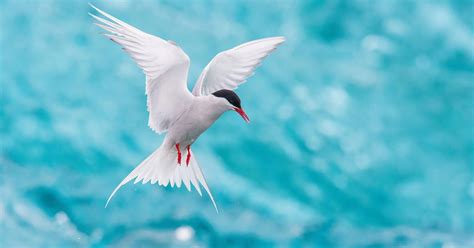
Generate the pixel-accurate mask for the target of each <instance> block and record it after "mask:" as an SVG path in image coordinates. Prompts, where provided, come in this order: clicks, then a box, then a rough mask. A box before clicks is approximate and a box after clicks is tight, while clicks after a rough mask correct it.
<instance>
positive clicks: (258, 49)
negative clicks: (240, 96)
mask: <svg viewBox="0 0 474 248" xmlns="http://www.w3.org/2000/svg"><path fill="white" fill-rule="evenodd" d="M284 41H285V38H284V37H271V38H265V39H260V40H254V41H250V42H247V43H244V44H242V45H240V46H237V47H234V48H232V49H230V50H227V51H224V52H221V53H219V54H217V55H216V56H215V57H214V58H213V59H212V60H211V62H209V64H208V65H207V66H206V68H204V70H203V71H202V73H201V75H200V76H199V79H198V81H197V83H196V85H195V86H194V89H193V95H195V96H201V95H209V94H211V93H213V92H215V91H218V90H221V89H228V90H233V89H236V88H237V87H238V86H239V85H240V84H242V83H244V82H245V81H246V80H247V78H248V77H250V76H252V74H253V72H254V70H255V68H257V67H258V66H259V65H260V63H261V62H262V61H263V59H264V58H265V57H267V56H268V55H269V54H270V53H271V52H272V51H274V50H275V49H276V48H277V46H278V45H280V44H281V43H283V42H284Z"/></svg>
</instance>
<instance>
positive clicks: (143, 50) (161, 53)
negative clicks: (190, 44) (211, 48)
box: [90, 4, 192, 133]
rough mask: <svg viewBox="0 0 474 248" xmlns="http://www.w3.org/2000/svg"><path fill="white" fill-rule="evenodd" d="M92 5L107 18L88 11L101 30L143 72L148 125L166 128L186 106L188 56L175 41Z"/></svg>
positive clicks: (164, 129)
mask: <svg viewBox="0 0 474 248" xmlns="http://www.w3.org/2000/svg"><path fill="white" fill-rule="evenodd" d="M91 7H92V8H94V9H95V10H97V11H98V12H99V13H100V14H102V15H103V16H104V17H105V18H106V19H104V18H101V17H98V16H95V15H93V14H90V15H91V16H92V17H93V18H94V19H95V20H96V21H97V23H95V24H96V25H97V26H99V27H101V28H103V29H105V30H106V31H108V32H109V33H106V34H104V35H105V36H107V37H109V38H110V39H111V40H112V41H114V42H116V43H118V44H119V45H121V46H122V48H123V50H125V51H126V52H127V53H128V54H129V55H130V56H131V57H132V58H133V59H134V60H135V62H136V63H137V64H138V66H139V67H140V68H141V69H142V70H143V71H144V73H145V75H146V94H147V106H148V112H149V113H150V114H149V121H148V125H149V126H150V128H151V129H153V130H154V131H155V132H157V133H162V132H165V131H167V129H168V128H169V127H170V126H171V124H172V123H174V122H175V121H176V120H177V119H178V118H179V116H180V115H181V114H182V113H183V112H184V110H185V108H187V107H188V103H189V102H190V101H191V99H192V95H191V93H190V92H189V90H188V88H187V78H188V69H189V63H190V61H189V57H188V56H187V55H186V53H184V52H183V50H182V49H181V48H180V47H178V46H177V45H176V44H175V43H174V42H171V41H165V40H163V39H161V38H159V37H157V36H154V35H150V34H148V33H145V32H143V31H141V30H139V29H137V28H135V27H133V26H131V25H129V24H127V23H125V22H123V21H121V20H119V19H117V18H115V17H113V16H112V15H110V14H107V13H106V12H104V11H102V10H100V9H98V8H96V7H95V6H93V5H92V4H91Z"/></svg>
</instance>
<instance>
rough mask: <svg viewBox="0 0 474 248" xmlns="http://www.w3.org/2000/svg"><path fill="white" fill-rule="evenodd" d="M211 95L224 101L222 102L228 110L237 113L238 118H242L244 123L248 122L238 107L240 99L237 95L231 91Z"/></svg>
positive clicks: (242, 110) (239, 106)
mask: <svg viewBox="0 0 474 248" xmlns="http://www.w3.org/2000/svg"><path fill="white" fill-rule="evenodd" d="M212 95H213V96H215V97H219V98H223V99H225V101H222V102H223V103H224V104H225V105H226V106H227V108H228V110H234V111H235V112H237V113H239V115H240V116H242V118H243V119H244V120H245V122H247V123H249V122H250V119H249V117H248V116H247V114H246V113H245V111H244V109H243V108H242V106H241V105H240V98H239V96H238V95H237V94H235V92H233V91H232V90H218V91H216V92H214V93H212Z"/></svg>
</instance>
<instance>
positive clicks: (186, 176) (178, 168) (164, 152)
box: [105, 145, 219, 212]
mask: <svg viewBox="0 0 474 248" xmlns="http://www.w3.org/2000/svg"><path fill="white" fill-rule="evenodd" d="M190 152H191V160H190V163H189V165H188V166H186V164H184V163H183V164H182V165H178V164H177V161H176V157H177V153H176V150H174V149H167V148H165V146H164V145H161V146H160V147H159V148H158V149H156V150H155V151H154V152H153V153H152V154H150V156H148V157H147V158H146V159H145V160H144V161H143V162H142V163H141V164H140V165H138V166H137V167H136V168H135V169H133V171H132V172H130V174H128V176H127V177H125V179H123V180H122V182H120V184H119V185H118V186H117V187H116V188H115V189H114V191H113V192H112V194H111V195H110V196H109V199H108V200H107V203H106V204H105V207H107V205H108V204H109V202H110V200H111V199H112V197H113V196H114V195H115V193H117V191H118V190H119V189H120V188H121V187H122V186H123V185H125V184H127V183H128V182H130V181H131V180H133V179H135V182H134V184H135V183H138V182H140V181H142V183H143V184H145V183H148V182H150V183H151V184H155V183H158V185H162V186H164V187H166V186H168V184H170V185H171V187H174V186H175V185H176V187H178V188H179V187H181V185H182V184H184V186H186V188H187V189H188V190H189V191H191V184H192V185H193V186H194V188H196V191H197V192H198V193H199V195H201V196H202V193H201V188H200V187H199V184H201V185H202V187H203V188H204V189H205V190H206V192H207V194H208V195H209V198H211V201H212V204H213V205H214V208H215V209H216V211H217V212H219V211H218V210H217V205H216V202H215V201H214V198H213V197H212V194H211V191H210V190H209V187H208V186H207V183H206V179H204V176H203V174H202V172H201V169H200V168H199V165H198V163H197V161H196V159H195V157H194V154H193V152H192V151H191V150H190Z"/></svg>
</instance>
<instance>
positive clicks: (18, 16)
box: [0, 0, 474, 247]
mask: <svg viewBox="0 0 474 248" xmlns="http://www.w3.org/2000/svg"><path fill="white" fill-rule="evenodd" d="M93 3H94V4H96V5H97V6H98V7H100V8H102V9H104V10H106V11H108V12H110V13H111V14H113V15H115V16H117V17H119V18H121V19H123V20H124V21H127V22H129V23H130V24H132V25H135V26H136V27H139V28H141V29H143V30H145V31H147V32H150V33H152V34H157V35H160V36H161V37H164V38H166V39H171V40H174V41H176V42H177V43H178V44H180V46H181V47H183V49H184V50H185V51H186V52H187V53H188V54H189V56H190V58H191V60H192V64H191V71H190V81H191V82H190V84H191V85H192V84H193V83H194V81H195V79H196V78H197V77H198V75H199V73H200V71H201V70H202V69H203V68H204V66H205V65H206V64H207V62H208V61H209V60H210V59H211V58H212V57H213V56H214V55H215V54H216V53H218V52H220V51H222V50H225V49H228V48H231V47H233V46H235V45H238V44H240V43H243V42H245V41H249V40H252V39H257V38H262V37H267V36H276V35H284V36H286V37H287V42H286V43H285V44H284V45H283V46H281V47H280V49H278V50H277V51H276V52H275V53H274V54H272V55H271V56H270V57H269V58H268V59H267V60H266V61H265V62H264V63H263V65H262V66H261V67H260V68H259V69H258V70H257V72H256V74H255V76H253V77H252V78H251V79H250V80H249V82H248V83H247V84H245V85H243V86H242V87H240V88H239V90H238V91H237V93H238V94H239V95H240V97H241V99H242V103H243V107H244V108H245V109H246V111H247V112H248V115H249V116H250V119H251V120H252V122H251V123H250V125H246V124H245V123H244V122H243V121H242V120H241V118H240V117H239V116H238V115H236V114H235V113H227V114H225V115H224V116H223V117H222V118H221V119H220V120H219V121H218V122H217V123H216V124H215V125H214V126H213V127H212V128H211V129H210V130H209V131H208V132H206V133H205V134H204V135H203V136H202V137H201V138H200V139H199V140H198V142H196V143H195V144H194V148H193V149H194V150H195V153H196V156H197V157H198V160H199V161H200V164H201V167H202V168H203V171H204V173H205V175H206V178H207V180H208V183H209V185H210V187H211V189H212V191H213V194H214V197H215V199H216V201H217V204H218V206H219V208H220V213H219V214H216V212H215V211H214V209H213V206H212V204H211V202H210V200H209V199H208V198H207V197H206V196H203V197H199V195H198V194H197V193H196V192H191V193H189V192H187V191H186V190H185V189H171V188H159V187H157V186H156V185H153V186H152V185H149V184H148V185H141V184H140V185H127V186H126V187H124V188H123V189H122V190H121V191H120V192H119V193H118V194H117V195H116V197H115V198H114V199H113V201H112V202H111V204H110V205H109V207H108V208H107V209H104V204H105V201H106V199H107V197H108V195H109V194H110V192H111V191H112V190H113V189H114V187H115V186H116V185H117V184H118V183H119V182H120V180H121V179H122V178H123V177H125V175H126V174H127V173H128V172H129V171H130V170H131V169H132V168H133V167H134V166H136V165H137V164H138V163H139V162H140V161H142V160H143V159H144V158H145V157H146V156H147V155H148V154H149V153H151V152H152V151H153V150H154V149H155V148H156V147H158V146H159V144H160V143H161V140H162V138H163V137H162V136H157V135H155V134H154V133H153V132H152V131H151V130H150V129H149V128H148V127H147V118H148V114H147V112H146V99H145V95H144V76H143V74H142V72H141V71H140V70H139V69H138V68H137V67H136V66H135V64H134V63H133V62H132V61H131V59H130V58H129V57H128V56H127V55H126V54H125V53H123V52H122V51H121V50H120V49H119V47H118V46H117V45H115V44H113V43H112V42H110V41H109V40H107V39H105V38H104V37H102V36H101V35H99V33H100V32H101V31H100V30H99V29H98V28H97V27H95V26H93V25H92V24H91V23H92V20H91V18H90V17H89V16H88V15H87V13H88V12H89V11H92V10H91V8H90V7H89V6H88V5H87V3H86V2H83V1H13V0H11V1H0V20H1V24H0V25H1V29H0V35H1V38H0V41H1V49H0V52H1V53H0V54H1V55H0V67H1V74H0V83H1V98H0V106H1V109H0V120H1V121H0V134H1V136H0V142H1V153H0V165H1V168H2V171H1V175H2V177H1V186H0V187H1V202H0V221H1V230H0V244H1V245H0V246H2V247H105V246H110V247H168V246H173V247H208V246H210V247H274V246H279V247H469V246H470V247H474V210H473V206H474V175H473V169H474V156H473V154H474V139H473V138H474V128H473V127H474V20H473V16H474V2H473V1H469V0H468V1H363V0H360V1H298V2H291V1H276V2H273V1H233V2H231V1H201V2H197V1H196V2H192V3H191V2H187V1H160V2H155V1H133V2H132V1H118V2H114V3H109V1H100V2H97V1H93Z"/></svg>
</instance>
